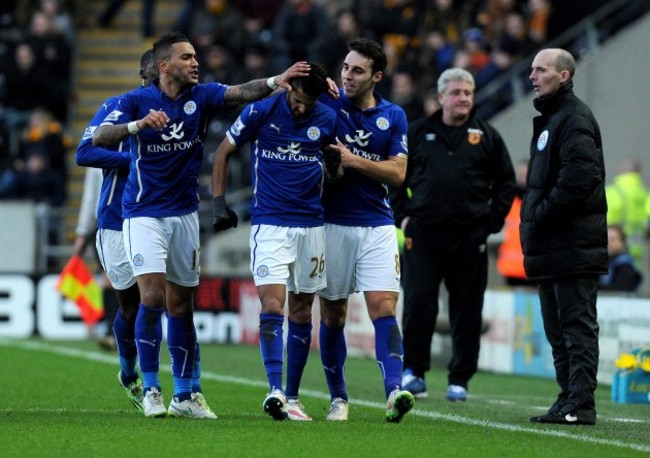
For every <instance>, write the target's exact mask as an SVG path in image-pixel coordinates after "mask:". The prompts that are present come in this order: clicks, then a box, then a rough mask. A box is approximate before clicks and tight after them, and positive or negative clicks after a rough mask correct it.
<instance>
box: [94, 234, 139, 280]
mask: <svg viewBox="0 0 650 458" xmlns="http://www.w3.org/2000/svg"><path fill="white" fill-rule="evenodd" d="M95 246H96V247H97V254H99V262H100V263H101V264H102V267H103V268H104V272H106V276H107V277H108V279H109V280H110V282H111V285H112V286H113V288H115V289H117V290H120V291H122V290H125V289H128V288H130V287H131V286H133V284H134V283H135V276H134V275H133V269H132V268H131V264H130V263H129V258H128V257H127V256H126V250H125V249H124V237H122V231H115V230H113V229H97V236H96V237H95Z"/></svg>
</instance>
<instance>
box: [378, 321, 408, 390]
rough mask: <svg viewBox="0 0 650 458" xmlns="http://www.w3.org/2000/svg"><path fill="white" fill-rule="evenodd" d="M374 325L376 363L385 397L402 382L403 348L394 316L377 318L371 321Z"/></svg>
mask: <svg viewBox="0 0 650 458" xmlns="http://www.w3.org/2000/svg"><path fill="white" fill-rule="evenodd" d="M372 324H373V325H374V326H375V354H376V357H377V364H379V369H380V370H381V372H382V377H383V378H384V389H385V390H386V397H387V398H388V396H389V395H390V393H391V392H392V391H393V390H395V389H396V388H399V387H400V386H401V384H402V365H403V361H404V348H403V346H402V334H401V333H400V331H399V327H398V326H397V319H396V318H395V317H394V316H386V317H382V318H377V319H376V320H374V321H373V322H372Z"/></svg>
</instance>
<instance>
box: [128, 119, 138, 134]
mask: <svg viewBox="0 0 650 458" xmlns="http://www.w3.org/2000/svg"><path fill="white" fill-rule="evenodd" d="M126 127H127V129H129V133H130V134H131V135H135V134H137V133H138V132H140V129H138V122H137V121H131V122H130V123H129V124H127V126H126Z"/></svg>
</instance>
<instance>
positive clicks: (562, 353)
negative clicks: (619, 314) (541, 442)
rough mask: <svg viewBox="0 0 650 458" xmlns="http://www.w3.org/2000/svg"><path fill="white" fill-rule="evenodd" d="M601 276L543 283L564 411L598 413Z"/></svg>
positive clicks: (545, 314) (548, 335)
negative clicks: (599, 297)
mask: <svg viewBox="0 0 650 458" xmlns="http://www.w3.org/2000/svg"><path fill="white" fill-rule="evenodd" d="M597 296H598V277H597V276H586V277H567V278H560V279H555V280H553V281H544V282H541V283H540V284H539V299H540V302H541V306H542V318H543V319H544V331H545V332H546V338H547V339H548V342H549V344H551V348H552V350H553V365H554V366H555V378H556V380H557V383H558V385H559V386H560V390H561V392H560V395H559V399H560V400H565V401H566V402H565V408H563V411H565V412H569V411H572V410H578V411H585V412H593V413H594V414H595V402H594V391H595V390H596V384H597V382H596V372H597V371H598V352H599V351H598V330H599V327H598V321H597V311H596V299H597Z"/></svg>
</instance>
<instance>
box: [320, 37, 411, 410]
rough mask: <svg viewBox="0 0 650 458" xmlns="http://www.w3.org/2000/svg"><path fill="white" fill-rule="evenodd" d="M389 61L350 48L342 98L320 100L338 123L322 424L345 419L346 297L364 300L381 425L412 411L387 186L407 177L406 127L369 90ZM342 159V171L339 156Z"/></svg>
mask: <svg viewBox="0 0 650 458" xmlns="http://www.w3.org/2000/svg"><path fill="white" fill-rule="evenodd" d="M385 67H386V55H385V54H384V51H383V49H382V47H381V45H379V44H378V43H377V42H375V41H373V40H369V39H367V38H357V39H355V40H353V41H352V42H350V44H349V52H348V54H347V56H346V57H345V60H344V62H343V67H342V70H341V82H342V86H343V87H342V88H340V89H339V91H340V97H338V98H332V97H322V98H321V100H322V101H324V102H326V103H328V104H329V105H330V106H331V107H333V108H334V109H335V110H336V112H337V115H338V134H339V138H338V139H337V143H336V145H333V146H332V148H333V149H334V150H335V151H336V153H337V154H335V155H331V156H330V155H328V157H334V163H332V162H328V165H330V168H331V170H332V172H333V175H335V176H336V177H337V180H336V181H335V182H331V183H328V184H327V185H326V186H325V192H324V195H323V206H324V208H325V233H326V237H327V243H326V247H327V249H326V252H325V258H326V259H327V287H326V288H325V289H323V290H321V291H319V292H318V296H319V297H320V305H321V306H320V313H321V324H320V351H321V360H322V363H323V369H324V371H325V378H326V380H327V385H328V387H329V390H330V395H331V398H332V401H331V404H330V410H329V412H328V414H327V416H326V418H327V420H332V421H346V420H347V419H348V408H349V406H348V394H347V390H346V386H345V373H344V367H345V359H346V354H347V348H346V342H345V335H344V332H343V330H344V326H345V321H346V315H347V306H348V297H349V295H350V294H352V293H354V292H363V294H364V298H365V301H366V304H367V308H368V314H369V315H370V318H371V320H372V323H373V325H374V328H375V353H376V357H377V363H378V364H379V368H380V370H381V375H382V377H383V382H384V389H385V394H386V399H387V407H386V421H389V422H399V421H401V420H402V418H403V417H404V415H405V414H406V413H407V412H408V411H409V410H410V409H411V408H412V407H413V403H414V400H413V395H412V394H411V393H409V392H408V391H404V390H402V389H401V381H402V364H403V355H404V351H403V347H402V336H401V333H400V330H399V327H398V323H397V319H396V308H397V299H398V295H399V279H400V270H399V254H398V249H397V236H396V232H395V226H394V220H393V213H392V210H391V207H390V204H389V201H388V186H387V185H392V186H399V185H400V184H401V183H402V182H403V181H404V178H405V176H406V162H407V154H408V149H407V145H406V134H407V129H408V125H407V120H406V115H405V114H404V111H403V110H402V108H400V107H399V106H397V105H395V104H393V103H391V102H389V101H387V100H385V99H383V98H382V97H381V96H380V95H379V94H378V93H377V92H375V90H374V88H375V85H376V84H377V83H379V81H380V80H381V79H382V77H383V72H384V69H385ZM338 155H340V165H339V164H337V162H338V161H337V160H336V159H337V156H338ZM337 165H338V169H337V168H336V166H337Z"/></svg>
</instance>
